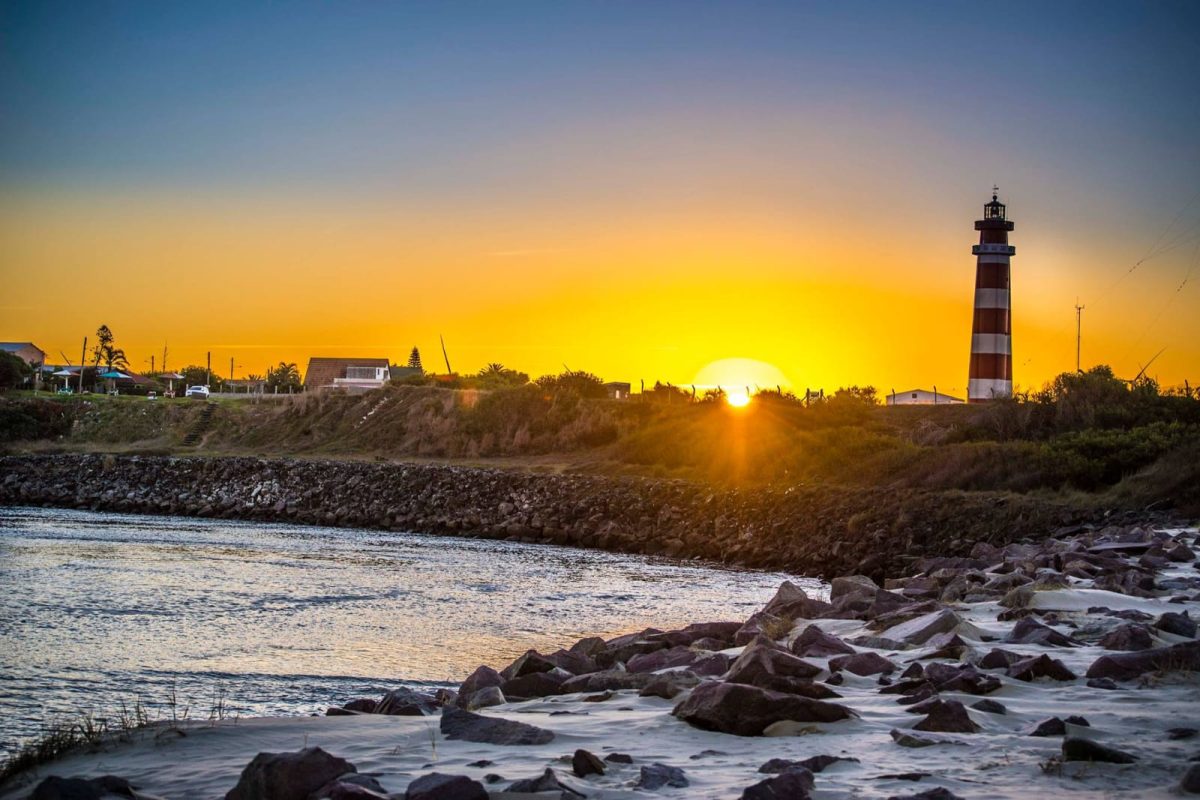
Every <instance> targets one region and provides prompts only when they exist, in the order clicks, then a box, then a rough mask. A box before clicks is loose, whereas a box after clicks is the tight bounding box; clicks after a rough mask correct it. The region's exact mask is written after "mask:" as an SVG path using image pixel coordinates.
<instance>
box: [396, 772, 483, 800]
mask: <svg viewBox="0 0 1200 800" xmlns="http://www.w3.org/2000/svg"><path fill="white" fill-rule="evenodd" d="M487 798H488V793H487V789H485V788H483V784H482V783H479V782H478V781H473V780H471V779H470V778H468V777H467V776H466V775H445V774H443V773H441V772H431V773H429V774H428V775H422V776H421V777H419V778H417V779H416V780H415V781H413V782H412V783H410V784H409V785H408V790H407V791H405V793H404V800H487Z"/></svg>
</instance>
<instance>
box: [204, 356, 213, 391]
mask: <svg viewBox="0 0 1200 800" xmlns="http://www.w3.org/2000/svg"><path fill="white" fill-rule="evenodd" d="M205 356H206V357H207V358H208V361H207V363H206V365H205V368H204V385H205V386H212V350H209V351H207V352H206V353H205Z"/></svg>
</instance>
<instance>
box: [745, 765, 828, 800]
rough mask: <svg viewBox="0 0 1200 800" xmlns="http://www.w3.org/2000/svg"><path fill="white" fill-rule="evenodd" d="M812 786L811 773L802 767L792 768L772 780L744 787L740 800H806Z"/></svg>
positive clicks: (768, 779)
mask: <svg viewBox="0 0 1200 800" xmlns="http://www.w3.org/2000/svg"><path fill="white" fill-rule="evenodd" d="M813 784H814V781H813V774H812V773H811V772H809V771H808V770H806V769H804V768H803V767H793V768H791V769H788V770H786V771H784V772H781V773H779V774H778V775H776V776H775V777H774V778H767V779H766V780H763V781H759V782H758V783H756V784H754V785H753V786H748V787H746V789H745V791H743V792H742V800H807V799H808V797H809V796H810V795H809V792H811V791H812V788H813Z"/></svg>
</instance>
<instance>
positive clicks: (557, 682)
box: [502, 668, 571, 700]
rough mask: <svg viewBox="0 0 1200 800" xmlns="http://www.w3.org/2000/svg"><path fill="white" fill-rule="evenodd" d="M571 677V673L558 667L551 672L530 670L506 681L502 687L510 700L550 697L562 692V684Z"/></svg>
mask: <svg viewBox="0 0 1200 800" xmlns="http://www.w3.org/2000/svg"><path fill="white" fill-rule="evenodd" d="M570 677H571V674H570V673H568V672H566V671H565V670H561V669H557V668H556V669H553V670H550V671H549V672H530V673H526V674H525V675H522V676H521V677H519V678H513V679H512V680H511V681H505V682H504V686H503V687H502V689H503V690H504V696H505V697H506V698H508V699H509V700H512V699H513V698H530V697H550V696H552V695H556V694H562V692H563V688H562V686H563V684H564V683H565V682H566V681H567V679H568V678H570Z"/></svg>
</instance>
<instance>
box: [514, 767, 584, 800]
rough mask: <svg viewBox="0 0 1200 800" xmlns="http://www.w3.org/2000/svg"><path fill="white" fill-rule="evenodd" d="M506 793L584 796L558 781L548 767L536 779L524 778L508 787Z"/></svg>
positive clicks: (562, 796)
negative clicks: (551, 793)
mask: <svg viewBox="0 0 1200 800" xmlns="http://www.w3.org/2000/svg"><path fill="white" fill-rule="evenodd" d="M508 791H509V792H511V793H513V794H520V795H524V794H538V793H540V792H558V796H559V797H560V798H568V797H584V796H585V795H584V794H583V792H579V791H576V790H575V789H572V788H571V787H570V786H567V785H566V784H565V783H563V782H562V781H560V780H559V779H558V775H556V774H554V770H552V769H550V767H546V770H545V771H544V772H543V773H542V774H541V775H539V776H537V777H536V778H526V779H524V780H520V781H516V782H514V783H513V784H512V785H510V786H509V787H508Z"/></svg>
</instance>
